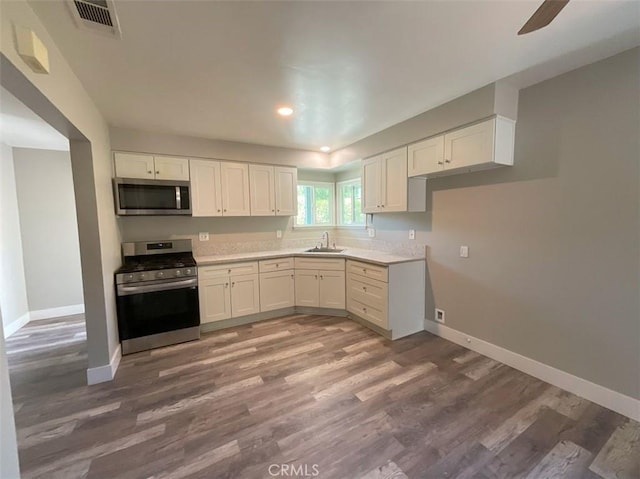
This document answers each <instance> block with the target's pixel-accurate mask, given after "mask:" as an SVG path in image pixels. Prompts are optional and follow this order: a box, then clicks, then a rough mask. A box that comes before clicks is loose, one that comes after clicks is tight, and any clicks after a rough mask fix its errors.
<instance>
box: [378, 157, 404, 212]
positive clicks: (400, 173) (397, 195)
mask: <svg viewBox="0 0 640 479" xmlns="http://www.w3.org/2000/svg"><path fill="white" fill-rule="evenodd" d="M381 170H382V171H381V173H382V174H381V182H380V183H381V185H382V191H381V201H380V206H381V208H380V209H379V210H378V211H381V212H393V211H407V182H408V180H407V148H406V147H403V148H398V149H397V150H394V151H391V152H389V153H385V154H384V155H382V159H381Z"/></svg>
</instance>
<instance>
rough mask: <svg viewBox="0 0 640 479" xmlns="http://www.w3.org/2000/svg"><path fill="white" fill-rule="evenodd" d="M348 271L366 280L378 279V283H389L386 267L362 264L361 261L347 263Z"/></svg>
mask: <svg viewBox="0 0 640 479" xmlns="http://www.w3.org/2000/svg"><path fill="white" fill-rule="evenodd" d="M347 271H348V272H349V273H352V274H358V275H360V276H364V277H366V278H371V279H377V280H378V281H384V282H385V283H386V282H387V281H388V269H387V267H386V266H377V265H373V264H369V263H361V262H360V261H352V260H349V261H347Z"/></svg>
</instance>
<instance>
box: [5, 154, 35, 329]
mask: <svg viewBox="0 0 640 479" xmlns="http://www.w3.org/2000/svg"><path fill="white" fill-rule="evenodd" d="M0 308H1V309H2V313H3V314H2V322H3V325H4V330H5V334H6V335H7V336H8V335H9V334H12V333H13V332H15V331H16V330H17V329H18V328H19V327H20V326H22V325H24V324H25V323H26V321H28V317H29V316H28V314H29V306H28V302H27V290H26V285H25V274H24V266H23V262H22V242H21V234H20V219H19V215H18V198H17V196H16V183H15V172H14V166H13V154H12V149H11V147H10V146H8V145H5V144H4V143H0Z"/></svg>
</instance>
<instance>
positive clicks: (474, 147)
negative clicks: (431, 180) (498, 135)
mask: <svg viewBox="0 0 640 479" xmlns="http://www.w3.org/2000/svg"><path fill="white" fill-rule="evenodd" d="M494 128H495V120H493V119H492V120H488V121H484V122H482V123H476V124H475V125H471V126H468V127H466V128H461V129H460V130H456V131H452V132H451V133H447V134H446V135H445V136H444V169H445V170H450V169H454V168H461V167H466V166H473V165H477V164H482V163H491V162H493V136H494Z"/></svg>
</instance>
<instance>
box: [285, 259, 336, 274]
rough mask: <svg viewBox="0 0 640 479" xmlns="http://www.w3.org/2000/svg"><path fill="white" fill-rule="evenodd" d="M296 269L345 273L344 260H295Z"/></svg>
mask: <svg viewBox="0 0 640 479" xmlns="http://www.w3.org/2000/svg"><path fill="white" fill-rule="evenodd" d="M294 264H295V267H296V269H323V270H327V271H344V259H342V258H335V259H334V258H306V257H305V258H295V262H294Z"/></svg>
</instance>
